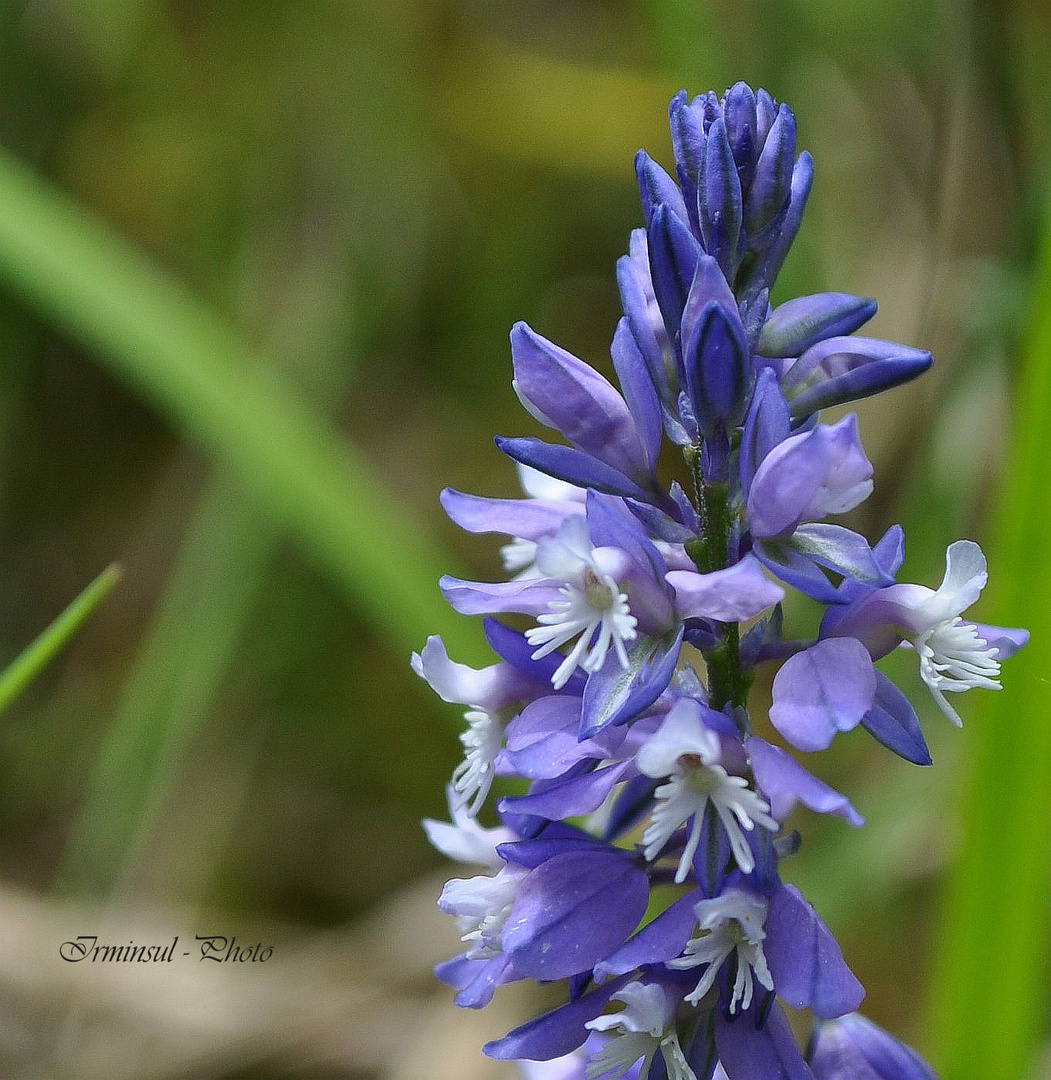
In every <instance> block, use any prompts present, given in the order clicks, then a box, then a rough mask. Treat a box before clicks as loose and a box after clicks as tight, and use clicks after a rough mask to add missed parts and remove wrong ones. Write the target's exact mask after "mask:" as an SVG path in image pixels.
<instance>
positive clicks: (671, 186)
mask: <svg viewBox="0 0 1051 1080" xmlns="http://www.w3.org/2000/svg"><path fill="white" fill-rule="evenodd" d="M635 179H636V180H637V181H638V185H639V198H640V199H641V201H642V214H643V217H645V219H646V221H647V222H648V221H649V220H650V218H651V217H652V216H653V211H654V210H655V209H656V208H657V207H658V206H661V205H663V206H666V207H667V208H668V209H669V210H670V211H671V212H672V213H673V214H675V215H676V216H677V217H678V218H679V219H680V220H681V221H682V222H683V223H685V224H686V225H689V223H690V215H689V214H688V213H687V212H686V203H685V202H684V201H683V198H682V192H680V191H679V189H678V187H677V186H676V184H675V181H674V180H672V178H671V177H670V176H669V175H668V174H667V173H666V172H665V171H664V170H663V169H662V168H661V167H660V166H659V165H658V164H657V163H656V162H655V161H654V160H653V158H651V157H650V155H649V154H647V153H646V151H645V150H640V151H639V152H638V153H637V154H636V155H635Z"/></svg>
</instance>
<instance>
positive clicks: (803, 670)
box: [770, 638, 876, 751]
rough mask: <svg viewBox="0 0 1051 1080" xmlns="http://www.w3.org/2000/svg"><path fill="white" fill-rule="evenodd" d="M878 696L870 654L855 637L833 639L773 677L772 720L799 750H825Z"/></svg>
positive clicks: (793, 658)
mask: <svg viewBox="0 0 1051 1080" xmlns="http://www.w3.org/2000/svg"><path fill="white" fill-rule="evenodd" d="M875 697H876V672H875V669H874V668H873V666H872V658H871V657H870V656H869V654H868V650H867V649H866V648H865V646H864V645H862V644H861V642H860V641H856V640H855V639H854V638H829V639H828V640H827V641H819V642H818V643H817V644H816V645H813V646H811V647H810V648H809V649H806V650H804V651H803V652H801V653H796V655H795V656H791V657H789V658H788V659H787V660H786V661H785V662H784V664H782V665H781V668H780V669H779V670H778V672H777V674H776V675H775V676H774V686H773V699H774V700H773V705H771V706H770V722H771V723H772V724H773V725H774V727H776V728H777V730H778V731H779V732H781V734H782V735H783V736H784V737H785V738H786V739H787V740H788V741H789V742H790V743H791V744H792V745H793V746H795V747H796V748H797V749H799V750H807V751H810V750H824V749H825V748H826V747H827V746H828V745H829V744H830V743H831V742H832V739H833V738H834V737H835V734H836V732H837V731H849V730H850V729H851V728H852V727H855V726H856V725H857V724H858V723H859V722H860V721H861V719H862V717H863V716H864V715H865V714H866V713H867V712H868V710H869V709H870V708H871V707H872V703H873V701H874V700H875Z"/></svg>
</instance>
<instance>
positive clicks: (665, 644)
mask: <svg viewBox="0 0 1051 1080" xmlns="http://www.w3.org/2000/svg"><path fill="white" fill-rule="evenodd" d="M682 635H683V628H682V626H681V625H680V626H679V627H678V630H677V632H676V633H675V634H673V635H669V636H668V637H665V638H651V637H647V636H646V635H644V634H640V635H639V636H638V637H637V638H636V639H635V641H634V642H633V643H632V645H631V647H630V648H629V649H628V667H627V669H624V668H622V667H621V666H620V661H619V660H618V659H617V658H616V656H615V655H614V654H613V652H612V651H611V652H610V654H609V656H608V657H607V658H606V662H605V663H604V664H603V665H602V667H601V668H600V669H599V670H598V671H596V672H594V673H593V674H592V675H591V676H590V677H589V678H588V681H587V685H586V686H585V687H584V698H583V701H582V702H581V706H580V737H581V738H582V739H588V738H592V737H594V736H595V735H597V734H598V733H599V732H600V731H603V730H604V729H605V728H607V727H616V726H617V725H618V724H623V723H625V722H626V721H628V720H630V719H632V718H633V717H635V716H638V714H639V713H641V712H642V711H643V709H648V708H649V707H650V706H651V705H652V704H653V703H654V702H655V701H656V700H657V698H659V697H660V696H661V694H663V693H664V691H665V690H666V689H667V688H668V684H669V683H670V682H671V679H672V675H673V674H674V673H675V665H676V663H677V662H678V659H679V651H680V649H681V647H682Z"/></svg>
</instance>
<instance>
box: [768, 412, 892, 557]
mask: <svg viewBox="0 0 1051 1080" xmlns="http://www.w3.org/2000/svg"><path fill="white" fill-rule="evenodd" d="M871 490H872V466H871V464H869V461H868V459H867V458H866V457H865V452H864V450H863V449H862V447H861V443H860V441H859V440H858V432H857V418H856V417H855V416H854V415H853V414H850V415H849V416H845V417H843V419H842V420H840V421H839V422H838V423H836V424H830V425H829V424H822V425H819V426H818V427H816V428H814V430H813V431H808V432H805V433H804V434H801V435H793V436H792V437H791V438H788V439H786V440H785V441H784V442H782V443H780V444H779V445H777V446H775V447H774V448H773V449H772V450H771V451H770V452H769V453H768V454H767V455H766V457H765V458H764V459H763V461H762V463H761V464H760V465H759V466H758V468H757V469H756V473H755V477H754V478H753V480H752V484H751V487H750V489H749V492H748V502H747V513H748V523H749V529H750V530H751V533H752V535H753V536H755V537H757V538H759V539H768V538H774V537H783V536H787V535H788V534H790V533H791V532H792V531H793V530H794V529H795V528H796V527H797V526H798V525H799V524H800V523H801V522H803V521H814V520H816V519H818V518H822V517H825V516H826V515H827V514H841V513H843V512H844V511H846V510H851V509H853V508H854V507H855V506H857V505H858V503H860V502H861V501H862V500H863V499H864V498H866V496H867V495H868V494H869V492H870V491H871Z"/></svg>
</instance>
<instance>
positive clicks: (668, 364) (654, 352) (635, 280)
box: [617, 229, 683, 442]
mask: <svg viewBox="0 0 1051 1080" xmlns="http://www.w3.org/2000/svg"><path fill="white" fill-rule="evenodd" d="M617 287H618V289H619V290H620V300H621V306H622V307H623V308H624V317H625V318H626V319H627V320H628V325H629V326H630V327H631V336H632V337H633V338H634V339H635V344H636V345H637V346H638V349H639V352H640V353H641V354H642V357H643V359H644V360H645V362H646V370H647V372H648V373H649V377H650V381H651V382H652V383H653V386H654V388H655V389H656V391H657V396H658V397H659V399H660V402H661V409H662V412H663V414H664V422H665V424H666V425H669V424H670V425H671V428H672V429H674V428H675V426H676V425H677V421H676V420H675V419H674V416H675V397H676V394H677V393H678V380H677V376H676V375H675V373H674V369H673V367H672V364H673V361H672V348H671V342H670V341H669V339H668V331H667V329H666V328H665V326H664V317H663V316H662V315H661V312H660V307H659V306H658V304H657V298H656V297H655V296H654V294H653V283H652V281H651V280H650V261H649V251H648V242H647V239H646V231H645V230H644V229H635V230H634V231H633V232H632V234H631V244H630V254H628V255H624V256H622V257H621V258H619V259H618V260H617ZM669 380H671V381H669ZM677 434H678V435H679V438H676V435H675V434H672V430H669V435H671V437H672V438H673V439H675V441H677V442H678V441H681V437H682V434H683V433H682V432H681V431H679V432H677Z"/></svg>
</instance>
